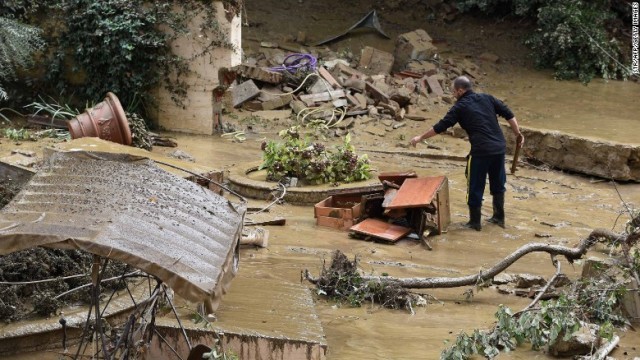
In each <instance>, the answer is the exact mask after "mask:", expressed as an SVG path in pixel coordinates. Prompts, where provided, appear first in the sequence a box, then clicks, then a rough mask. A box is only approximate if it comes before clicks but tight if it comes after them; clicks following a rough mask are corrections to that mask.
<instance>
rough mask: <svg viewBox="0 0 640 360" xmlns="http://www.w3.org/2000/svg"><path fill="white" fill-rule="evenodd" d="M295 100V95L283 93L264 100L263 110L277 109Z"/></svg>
mask: <svg viewBox="0 0 640 360" xmlns="http://www.w3.org/2000/svg"><path fill="white" fill-rule="evenodd" d="M291 101H293V95H291V94H287V95H281V96H278V97H276V98H274V99H271V100H267V101H264V102H263V103H262V110H275V109H279V108H282V107H285V106H287V105H289V103H290V102H291Z"/></svg>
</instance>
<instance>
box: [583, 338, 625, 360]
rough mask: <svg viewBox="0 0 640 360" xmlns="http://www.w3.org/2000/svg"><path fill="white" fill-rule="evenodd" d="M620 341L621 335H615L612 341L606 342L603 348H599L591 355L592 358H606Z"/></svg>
mask: <svg viewBox="0 0 640 360" xmlns="http://www.w3.org/2000/svg"><path fill="white" fill-rule="evenodd" d="M619 342H620V336H618V335H615V336H614V337H613V338H612V339H611V341H609V342H607V343H605V344H604V345H603V346H602V347H601V348H599V349H598V351H597V352H596V353H595V354H593V356H591V357H590V359H592V360H604V359H606V358H607V355H609V353H610V352H612V351H613V349H615V347H616V346H618V343H619Z"/></svg>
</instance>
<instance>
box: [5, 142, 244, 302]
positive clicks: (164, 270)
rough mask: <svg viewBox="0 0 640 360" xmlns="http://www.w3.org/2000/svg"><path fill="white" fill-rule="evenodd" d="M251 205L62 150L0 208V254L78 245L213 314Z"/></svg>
mask: <svg viewBox="0 0 640 360" xmlns="http://www.w3.org/2000/svg"><path fill="white" fill-rule="evenodd" d="M245 212H246V205H245V204H244V203H243V204H236V203H232V202H230V201H229V200H227V199H226V198H224V197H222V196H219V195H216V194H214V193H212V192H210V191H208V190H206V189H204V188H203V187H201V186H199V185H197V184H195V183H192V182H190V181H187V180H185V179H182V178H180V177H178V176H176V175H173V174H169V173H167V172H166V171H164V170H162V169H159V168H158V167H157V166H155V164H154V163H153V161H151V160H149V159H144V158H140V157H133V156H130V155H124V154H107V153H89V152H72V153H57V154H54V155H52V156H51V157H50V159H49V160H48V161H47V162H46V163H45V164H44V166H43V168H42V169H41V170H40V171H39V172H38V173H37V174H36V175H35V176H34V177H33V178H32V179H31V180H30V181H29V182H28V183H27V185H26V186H25V187H24V188H23V189H22V191H21V192H20V193H19V194H18V195H17V196H16V197H15V198H14V200H13V201H12V202H11V203H9V204H8V205H7V206H6V207H5V208H3V209H2V210H1V211H0V254H7V253H11V252H15V251H19V250H23V249H27V248H32V247H36V246H47V247H56V248H77V249H81V250H85V251H87V252H90V253H93V254H96V255H100V256H103V257H108V258H111V259H116V260H120V261H123V262H125V263H127V264H130V265H132V266H134V267H136V268H139V269H142V270H143V271H145V272H147V273H150V274H153V275H155V276H157V277H158V278H160V279H161V280H162V281H164V282H165V283H166V284H167V285H169V286H170V287H171V288H173V289H174V291H175V292H176V293H177V294H178V295H180V296H182V297H183V298H185V299H187V300H190V301H203V300H204V301H205V302H208V303H209V305H211V306H212V307H213V308H215V306H216V304H217V302H218V301H219V298H220V296H221V295H222V293H223V292H224V291H225V289H226V287H227V286H228V284H229V282H230V280H231V279H232V277H233V276H234V274H235V271H236V266H237V257H236V256H237V245H238V241H239V239H240V236H241V233H242V223H243V219H244V214H245Z"/></svg>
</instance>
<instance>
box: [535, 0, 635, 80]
mask: <svg viewBox="0 0 640 360" xmlns="http://www.w3.org/2000/svg"><path fill="white" fill-rule="evenodd" d="M613 17H614V15H613V13H612V12H611V11H608V10H607V9H605V8H603V6H601V5H600V6H599V5H598V4H597V2H596V3H587V2H585V1H582V0H562V1H557V2H551V3H550V4H548V5H546V6H544V7H542V8H540V10H539V12H538V29H537V30H536V31H535V33H534V34H533V36H532V37H531V38H530V39H529V40H527V42H526V43H527V45H528V46H529V47H531V49H532V50H533V52H534V56H535V59H536V64H537V65H538V66H540V67H545V68H552V69H554V70H555V73H554V76H555V77H556V78H557V79H562V80H564V79H575V78H578V79H579V80H580V81H582V82H584V83H587V82H589V81H590V80H591V79H592V78H594V77H595V76H602V77H603V78H605V79H617V78H625V77H627V76H628V75H629V73H628V69H627V68H625V66H623V65H622V64H621V62H622V61H623V60H622V59H623V56H622V53H621V52H620V47H619V46H618V42H617V41H616V40H615V39H609V36H608V34H607V32H606V30H605V23H606V22H607V21H608V20H611V19H612V18H613Z"/></svg>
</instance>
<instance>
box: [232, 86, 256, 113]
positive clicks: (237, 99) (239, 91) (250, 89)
mask: <svg viewBox="0 0 640 360" xmlns="http://www.w3.org/2000/svg"><path fill="white" fill-rule="evenodd" d="M231 93H232V96H233V107H238V106H240V105H242V103H244V102H245V101H249V100H252V99H254V98H256V97H258V95H260V89H258V87H257V86H256V84H255V83H254V82H253V81H252V80H247V81H245V82H243V83H242V84H239V85H236V86H234V87H233V88H232V89H231Z"/></svg>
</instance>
